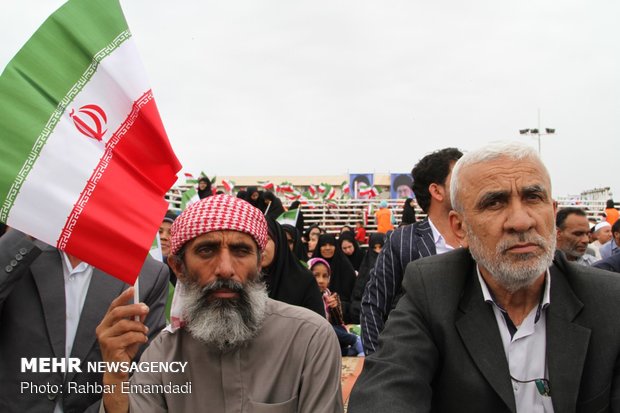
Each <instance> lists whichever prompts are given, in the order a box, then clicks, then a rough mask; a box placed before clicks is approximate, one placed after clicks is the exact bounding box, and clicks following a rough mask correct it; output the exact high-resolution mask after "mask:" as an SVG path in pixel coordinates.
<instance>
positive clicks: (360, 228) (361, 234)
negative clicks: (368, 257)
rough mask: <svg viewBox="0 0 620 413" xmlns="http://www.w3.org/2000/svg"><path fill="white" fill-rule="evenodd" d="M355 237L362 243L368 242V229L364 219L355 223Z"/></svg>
mask: <svg viewBox="0 0 620 413" xmlns="http://www.w3.org/2000/svg"><path fill="white" fill-rule="evenodd" d="M355 239H356V240H357V242H359V243H360V244H366V230H365V229H364V223H363V222H362V221H358V222H356V223H355Z"/></svg>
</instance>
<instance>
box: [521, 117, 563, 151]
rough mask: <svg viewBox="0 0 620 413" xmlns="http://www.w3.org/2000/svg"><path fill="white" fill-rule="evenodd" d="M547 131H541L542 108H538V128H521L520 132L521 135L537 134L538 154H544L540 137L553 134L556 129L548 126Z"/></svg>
mask: <svg viewBox="0 0 620 413" xmlns="http://www.w3.org/2000/svg"><path fill="white" fill-rule="evenodd" d="M545 130H546V133H541V128H540V108H539V109H538V128H536V129H520V130H519V133H520V134H521V135H530V136H536V138H537V139H538V156H542V151H541V148H540V137H541V136H543V135H553V134H555V129H551V128H546V129H545Z"/></svg>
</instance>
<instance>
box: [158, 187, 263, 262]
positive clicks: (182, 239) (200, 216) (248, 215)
mask: <svg viewBox="0 0 620 413" xmlns="http://www.w3.org/2000/svg"><path fill="white" fill-rule="evenodd" d="M213 231H239V232H244V233H246V234H248V235H250V236H251V237H252V238H254V241H256V244H257V245H258V248H259V249H261V250H263V249H265V245H267V236H268V235H267V221H265V217H264V216H263V213H262V212H261V211H260V210H259V209H258V208H256V207H254V206H252V205H250V203H248V202H246V201H244V200H242V199H239V198H236V197H233V196H230V195H214V196H209V197H206V198H203V199H201V200H200V201H198V202H195V203H193V204H191V205H190V206H189V207H187V209H186V210H185V211H183V213H182V214H181V215H179V217H178V218H177V219H176V220H175V221H174V224H172V228H171V229H170V233H171V240H170V244H171V247H170V253H171V254H176V253H177V252H178V251H179V250H180V249H181V247H182V246H183V245H184V244H185V243H186V242H187V241H189V240H192V239H194V238H196V237H198V236H200V235H203V234H206V233H208V232H213Z"/></svg>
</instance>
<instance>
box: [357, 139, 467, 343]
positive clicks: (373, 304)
mask: <svg viewBox="0 0 620 413" xmlns="http://www.w3.org/2000/svg"><path fill="white" fill-rule="evenodd" d="M462 155H463V154H462V153H461V151H459V150H458V149H456V148H445V149H441V150H438V151H435V152H433V153H431V154H429V155H426V156H425V157H423V158H422V159H420V161H419V162H418V163H417V164H416V165H415V166H414V167H413V170H412V171H411V176H412V177H413V192H414V193H415V196H416V202H417V203H418V205H419V206H420V208H422V210H423V211H424V212H425V213H426V214H427V219H424V220H422V221H418V222H416V223H414V224H411V225H405V226H402V227H400V228H397V229H396V230H394V231H393V232H391V233H389V234H388V237H387V239H386V241H385V244H384V246H383V249H382V250H381V253H380V254H379V256H378V257H377V262H376V264H375V268H374V270H371V272H370V278H369V280H368V283H367V284H366V289H365V290H364V295H363V297H362V304H361V313H360V323H361V327H362V340H363V343H364V351H365V352H366V354H367V355H368V354H372V353H374V352H375V351H377V349H378V347H379V334H380V333H381V331H382V330H383V326H384V324H385V321H386V320H387V318H388V315H389V313H390V311H392V309H393V308H394V307H395V306H396V303H397V302H398V300H399V298H400V297H401V295H402V288H401V284H402V280H403V274H404V272H405V268H406V267H407V264H409V263H410V262H411V261H414V260H417V259H418V258H422V257H428V256H430V255H435V254H442V253H444V252H446V251H449V250H451V249H452V248H454V247H457V246H458V245H459V244H458V240H457V239H456V237H455V236H454V235H453V234H452V231H451V229H450V222H449V220H448V214H449V213H450V210H451V209H452V204H451V203H450V174H451V171H452V167H453V166H454V163H455V162H456V161H457V160H458V159H459V158H460V157H461V156H462Z"/></svg>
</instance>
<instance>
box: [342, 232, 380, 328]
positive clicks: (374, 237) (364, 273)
mask: <svg viewBox="0 0 620 413" xmlns="http://www.w3.org/2000/svg"><path fill="white" fill-rule="evenodd" d="M375 244H379V245H381V246H382V247H383V245H384V244H385V234H382V233H380V232H374V233H372V234H370V239H369V240H368V250H367V251H366V255H365V256H364V259H363V260H362V264H361V265H360V269H359V273H358V276H357V278H356V279H355V286H354V287H353V293H352V294H351V308H350V314H349V315H350V317H351V322H352V323H353V324H359V322H360V312H361V305H362V296H363V295H364V290H365V289H366V284H367V283H368V280H369V279H370V271H371V270H374V268H375V263H376V262H377V257H378V256H379V253H377V252H375V251H374V248H373V247H374V246H375Z"/></svg>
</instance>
